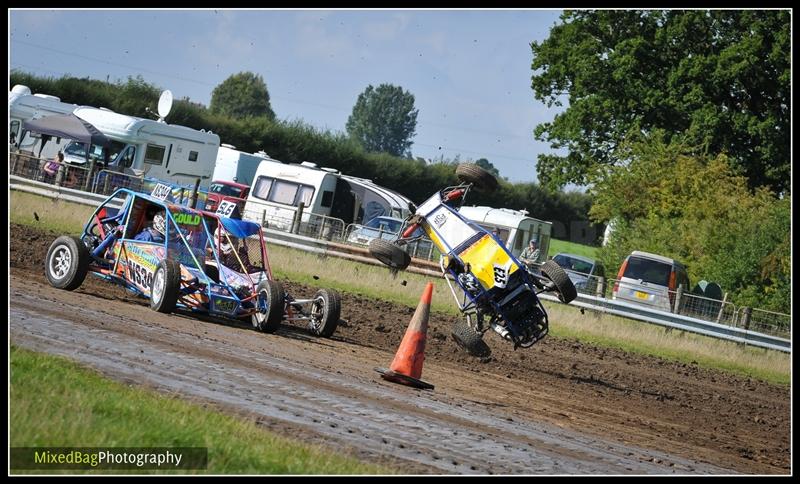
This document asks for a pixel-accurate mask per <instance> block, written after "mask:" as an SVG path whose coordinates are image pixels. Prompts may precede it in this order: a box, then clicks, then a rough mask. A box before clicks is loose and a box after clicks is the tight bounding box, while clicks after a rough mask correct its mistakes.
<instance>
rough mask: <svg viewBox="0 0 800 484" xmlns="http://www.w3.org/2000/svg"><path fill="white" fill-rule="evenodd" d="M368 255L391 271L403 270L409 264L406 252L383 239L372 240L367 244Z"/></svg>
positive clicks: (408, 256)
mask: <svg viewBox="0 0 800 484" xmlns="http://www.w3.org/2000/svg"><path fill="white" fill-rule="evenodd" d="M369 253H370V254H372V257H374V258H376V259H378V260H379V261H381V262H383V263H384V264H386V265H387V266H389V267H391V268H392V269H398V270H401V271H402V270H403V269H405V268H406V267H408V265H409V264H411V256H410V255H408V252H406V251H404V250H403V249H401V248H400V247H398V246H396V245H394V244H393V243H391V242H389V241H387V240H383V239H372V240H371V241H370V242H369Z"/></svg>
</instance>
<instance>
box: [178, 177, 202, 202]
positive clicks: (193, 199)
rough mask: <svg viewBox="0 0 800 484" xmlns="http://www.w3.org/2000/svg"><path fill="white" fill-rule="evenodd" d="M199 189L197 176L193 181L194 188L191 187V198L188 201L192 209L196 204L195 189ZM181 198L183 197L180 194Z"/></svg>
mask: <svg viewBox="0 0 800 484" xmlns="http://www.w3.org/2000/svg"><path fill="white" fill-rule="evenodd" d="M199 189H200V179H199V178H197V179H196V180H195V181H194V188H192V198H191V203H190V207H191V208H192V209H194V208H195V207H196V206H197V191H198V190H199ZM181 198H183V197H182V196H181Z"/></svg>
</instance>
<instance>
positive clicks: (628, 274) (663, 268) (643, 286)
mask: <svg viewBox="0 0 800 484" xmlns="http://www.w3.org/2000/svg"><path fill="white" fill-rule="evenodd" d="M617 279H618V280H617V282H616V283H615V284H614V290H613V292H612V297H613V298H614V299H619V300H623V301H626V302H631V303H636V304H640V305H644V306H649V307H651V308H653V309H660V310H662V311H672V306H673V303H674V301H675V294H676V291H677V290H678V286H679V285H681V284H683V287H684V289H685V290H689V276H688V275H687V273H686V267H685V266H684V265H683V264H681V263H680V262H678V261H676V260H675V259H670V258H669V257H664V256H661V255H657V254H650V253H648V252H641V251H638V250H635V251H633V252H632V253H631V255H629V256H628V257H626V258H625V261H624V262H623V263H622V266H621V267H620V268H619V274H618V275H617Z"/></svg>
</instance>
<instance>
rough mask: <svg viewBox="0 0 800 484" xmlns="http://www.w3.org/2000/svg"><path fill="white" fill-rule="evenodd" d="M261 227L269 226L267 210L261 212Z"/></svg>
mask: <svg viewBox="0 0 800 484" xmlns="http://www.w3.org/2000/svg"><path fill="white" fill-rule="evenodd" d="M261 226H262V227H266V226H267V210H266V209H264V210H262V211H261Z"/></svg>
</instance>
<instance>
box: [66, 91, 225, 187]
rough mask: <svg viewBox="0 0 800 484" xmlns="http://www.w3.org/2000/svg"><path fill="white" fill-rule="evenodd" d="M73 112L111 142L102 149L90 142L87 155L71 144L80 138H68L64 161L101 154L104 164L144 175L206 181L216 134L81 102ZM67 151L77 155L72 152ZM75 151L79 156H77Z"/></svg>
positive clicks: (213, 161)
mask: <svg viewBox="0 0 800 484" xmlns="http://www.w3.org/2000/svg"><path fill="white" fill-rule="evenodd" d="M74 114H75V115H76V116H78V117H79V118H81V119H83V120H85V121H87V122H89V123H91V124H92V125H93V126H94V127H95V128H97V129H98V130H99V131H100V132H101V133H103V134H104V135H106V136H107V137H109V138H110V139H111V140H112V141H113V143H112V147H111V149H110V150H108V151H107V153H104V152H103V150H102V149H100V148H99V147H96V146H92V147H90V150H89V153H88V155H86V153H85V150H83V149H81V148H78V147H77V146H75V145H80V143H72V146H68V147H67V148H65V161H68V162H71V163H77V164H80V163H85V162H86V161H88V159H89V158H91V157H96V158H100V159H99V160H98V161H104V160H105V159H106V154H107V155H108V156H107V162H108V167H110V168H114V169H117V170H118V171H127V170H129V169H131V170H133V171H134V172H136V173H144V175H145V176H146V177H151V178H157V179H159V180H165V181H168V182H170V183H173V184H180V185H191V184H193V183H194V182H195V181H196V180H197V179H198V178H199V179H200V187H201V188H207V187H208V186H209V185H210V184H211V181H212V175H213V173H214V166H215V164H216V160H217V150H219V136H217V135H216V134H214V133H212V132H210V131H205V130H200V131H198V130H196V129H192V128H187V127H186V126H179V125H174V124H167V123H165V122H163V121H155V120H152V119H143V118H137V117H135V116H128V115H125V114H119V113H115V112H114V111H111V110H109V109H105V108H93V107H86V106H83V107H79V108H77V109H75V111H74ZM71 151H75V152H76V153H77V154H78V155H76V156H72V155H73V153H69V152H71ZM80 154H84V155H85V157H84V158H82V159H81V157H80V156H79V155H80ZM67 155H70V157H69V159H68V158H67Z"/></svg>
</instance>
